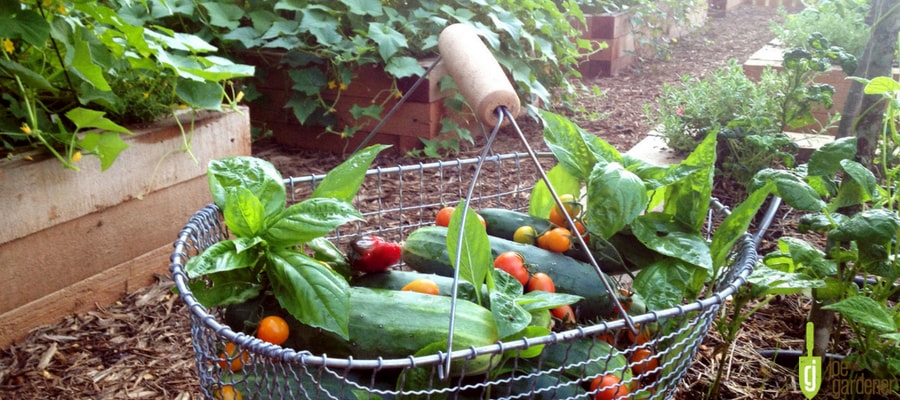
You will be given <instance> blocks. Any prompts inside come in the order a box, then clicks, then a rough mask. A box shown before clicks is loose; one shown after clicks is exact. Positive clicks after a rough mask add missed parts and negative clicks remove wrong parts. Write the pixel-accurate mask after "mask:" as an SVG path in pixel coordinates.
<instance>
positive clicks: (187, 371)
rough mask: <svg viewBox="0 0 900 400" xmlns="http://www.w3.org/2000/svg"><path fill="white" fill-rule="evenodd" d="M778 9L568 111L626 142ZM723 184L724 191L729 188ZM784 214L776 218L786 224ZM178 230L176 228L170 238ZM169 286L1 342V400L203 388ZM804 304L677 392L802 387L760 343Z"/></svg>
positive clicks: (715, 358)
mask: <svg viewBox="0 0 900 400" xmlns="http://www.w3.org/2000/svg"><path fill="white" fill-rule="evenodd" d="M778 18H780V16H779V14H778V12H777V10H775V9H773V8H766V7H760V6H751V5H744V6H741V7H739V8H737V9H735V10H734V11H733V12H729V13H728V14H727V15H726V16H724V17H717V18H711V19H709V20H708V21H707V23H706V24H705V26H704V27H702V28H700V29H699V30H698V31H697V32H695V33H694V34H692V35H690V36H689V37H683V38H681V39H679V40H677V41H675V42H673V43H671V45H670V46H669V48H668V50H667V51H666V52H662V53H660V57H658V58H654V59H647V60H643V61H642V62H640V63H638V64H637V65H636V66H635V67H633V68H632V69H630V70H627V71H625V72H624V73H622V74H620V75H619V76H617V77H611V78H601V79H596V80H593V81H590V82H585V83H587V84H588V85H590V86H594V87H597V88H599V89H600V91H602V93H603V95H602V96H598V95H596V94H593V92H590V91H588V92H585V93H583V95H580V96H579V100H578V102H579V104H580V105H581V106H583V111H581V112H578V113H572V114H570V117H572V119H573V120H575V121H576V122H577V123H578V124H579V125H580V126H581V127H582V128H584V129H586V130H587V131H589V132H592V133H595V134H596V135H598V136H600V137H602V138H604V139H605V140H606V141H608V142H609V143H611V144H613V145H614V146H615V147H616V148H618V149H619V150H620V151H625V150H628V149H630V148H631V147H632V146H633V145H635V144H636V143H637V142H639V141H640V140H641V139H643V138H644V137H645V136H646V134H647V132H648V131H649V130H650V126H649V124H648V122H647V120H646V119H645V117H644V113H643V109H644V106H645V105H650V106H651V107H652V106H653V105H654V104H655V103H654V101H655V98H656V97H657V96H658V95H659V93H660V91H661V88H662V86H663V84H667V83H668V84H678V83H679V82H680V79H681V77H682V76H684V75H690V76H695V77H702V76H704V74H706V73H708V72H709V71H711V70H714V69H715V68H718V67H720V66H723V65H725V64H726V63H727V62H728V60H730V59H736V60H738V61H739V62H743V61H744V60H746V59H747V58H748V57H749V56H750V55H751V54H753V53H754V52H755V51H756V50H758V49H759V48H761V47H762V46H763V45H764V44H765V43H767V42H768V41H770V40H771V39H772V37H773V35H772V33H771V31H770V29H769V27H770V24H771V22H772V21H773V20H774V19H778ZM519 120H520V121H519V124H520V126H521V127H522V130H523V132H524V133H525V135H526V137H528V138H529V141H530V142H531V144H532V145H533V146H535V147H536V148H538V149H543V147H542V146H543V143H542V141H541V140H540V135H541V133H540V129H539V127H537V126H536V124H535V123H533V122H531V121H530V120H529V119H528V118H527V117H521V118H520V119H519ZM480 148H481V147H480V146H479V145H478V144H477V143H476V144H475V145H471V146H467V147H465V148H463V149H462V150H461V152H460V154H458V155H456V157H461V158H462V157H469V156H474V155H476V154H477V152H478V151H479V150H480ZM492 149H493V151H494V152H495V153H509V152H516V151H522V150H523V148H522V146H521V144H520V143H519V142H518V141H517V140H516V138H515V136H514V135H513V134H512V132H503V133H502V134H501V137H500V138H499V139H498V142H497V143H495V144H494V146H492ZM253 152H254V154H255V155H256V156H258V157H261V158H265V159H268V160H270V161H271V162H272V163H273V164H274V165H275V166H276V167H277V168H278V169H279V170H280V171H281V172H282V174H283V175H284V176H305V175H306V176H308V175H310V174H317V173H323V172H325V171H327V170H328V169H329V168H331V167H332V166H334V165H337V164H338V163H339V162H340V161H341V157H340V156H336V155H332V154H325V153H318V152H310V151H291V150H287V149H284V148H281V147H279V146H278V145H277V144H274V143H272V142H270V141H268V140H267V139H263V140H260V141H258V142H256V143H254V149H253ZM420 161H422V160H420V159H414V158H408V157H405V156H402V155H393V156H385V157H379V160H378V161H377V163H378V164H379V165H387V166H394V165H400V164H410V163H418V162H420ZM726 192H727V191H726ZM726 192H721V193H717V196H726V197H727V195H728V193H726ZM199 206H200V205H198V207H199ZM186 218H187V217H186ZM777 225H778V221H776V223H775V225H773V229H774V230H778V229H780V228H779V227H778V226H777ZM176 234H177V232H172V235H173V239H174V236H175V235H176ZM171 287H172V282H171V279H170V278H169V277H167V276H161V277H159V279H158V283H157V284H155V285H152V286H150V287H147V288H144V289H141V290H138V291H136V292H134V293H129V294H126V295H124V296H123V297H122V298H121V299H120V301H118V302H116V303H115V304H113V305H109V306H103V307H99V308H98V309H97V310H95V311H91V312H87V313H84V314H79V315H72V316H69V317H67V318H65V319H64V320H62V321H60V322H59V323H57V324H55V325H52V326H44V327H40V328H37V329H34V330H33V331H32V333H31V334H30V335H29V336H28V338H27V339H26V340H24V341H22V342H20V343H17V344H15V345H13V346H11V347H10V348H6V349H2V351H0V400H8V399H61V398H72V399H141V398H149V399H178V400H186V399H199V398H201V395H200V391H199V384H198V378H197V371H196V366H195V365H194V360H193V354H192V348H191V343H190V330H189V329H190V327H189V320H188V316H187V315H188V311H187V310H186V308H185V306H184V304H183V303H182V302H181V301H180V300H179V299H178V297H177V296H176V295H174V294H173V293H172V291H171ZM807 307H808V305H807V304H805V303H804V301H803V300H801V299H799V298H792V297H785V298H778V299H776V300H775V301H773V302H772V303H770V304H769V305H768V306H767V307H765V308H763V309H762V311H760V312H759V313H757V314H756V315H754V316H753V317H752V318H751V319H750V320H748V321H747V322H746V323H744V324H743V329H742V330H741V333H740V336H739V337H738V339H737V343H738V344H737V346H735V347H734V348H733V350H732V351H731V353H730V354H728V357H723V354H721V352H720V351H718V350H717V349H719V347H720V346H719V345H720V342H721V341H720V340H719V335H718V334H717V333H716V332H714V331H712V332H710V334H709V335H708V336H707V338H706V340H705V342H704V344H703V345H702V346H701V349H700V351H699V353H698V354H697V357H696V361H695V363H694V365H693V366H692V368H691V369H690V371H689V372H688V373H687V375H686V376H685V378H684V379H683V380H682V383H681V390H680V391H679V392H678V393H677V395H676V396H675V398H677V399H700V398H703V397H704V396H705V393H706V391H707V389H708V388H709V383H710V382H711V380H712V379H713V378H714V374H715V372H716V371H717V370H718V369H719V368H724V370H723V371H724V382H725V383H724V387H723V389H722V396H721V398H729V399H733V398H747V399H761V398H762V399H768V398H796V399H800V398H802V395H800V391H799V389H798V387H797V382H796V373H795V371H793V370H791V369H785V368H783V367H780V366H778V365H776V364H774V363H772V362H770V361H768V360H766V359H764V358H762V357H760V356H758V355H757V354H756V350H757V349H767V348H782V349H784V348H790V349H803V339H802V338H803V336H802V333H803V332H802V330H801V328H802V327H803V315H804V314H805V312H806V308H807ZM35 312H40V310H35ZM723 360H725V361H723ZM723 363H724V364H723Z"/></svg>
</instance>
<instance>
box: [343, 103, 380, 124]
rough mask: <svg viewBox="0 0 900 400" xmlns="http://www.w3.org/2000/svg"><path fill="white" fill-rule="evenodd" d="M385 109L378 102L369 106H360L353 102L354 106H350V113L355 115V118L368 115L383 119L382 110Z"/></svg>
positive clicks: (372, 117)
mask: <svg viewBox="0 0 900 400" xmlns="http://www.w3.org/2000/svg"><path fill="white" fill-rule="evenodd" d="M383 110H384V108H383V107H381V106H380V105H378V104H371V105H369V106H367V107H360V106H359V104H353V107H350V115H351V116H353V119H360V118H363V117H368V118H371V119H373V120H376V121H377V120H380V119H381V112H382V111H383Z"/></svg>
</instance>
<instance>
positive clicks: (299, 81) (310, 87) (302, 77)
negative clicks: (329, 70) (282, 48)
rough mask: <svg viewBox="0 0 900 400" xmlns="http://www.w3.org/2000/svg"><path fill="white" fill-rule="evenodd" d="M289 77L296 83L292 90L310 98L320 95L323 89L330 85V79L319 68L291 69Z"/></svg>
mask: <svg viewBox="0 0 900 400" xmlns="http://www.w3.org/2000/svg"><path fill="white" fill-rule="evenodd" d="M288 76H290V77H291V81H293V82H294V85H293V86H291V89H294V90H295V91H297V92H300V93H303V94H305V95H309V96H315V95H317V94H319V92H320V91H321V90H322V88H324V87H325V85H326V84H328V77H326V76H325V73H324V72H322V70H321V69H319V68H318V67H309V68H303V69H291V70H290V71H288Z"/></svg>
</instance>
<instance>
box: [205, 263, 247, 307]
mask: <svg viewBox="0 0 900 400" xmlns="http://www.w3.org/2000/svg"><path fill="white" fill-rule="evenodd" d="M188 287H189V288H190V289H191V293H192V294H193V295H194V297H196V298H197V301H198V302H200V304H203V306H205V307H219V306H225V305H229V304H239V303H244V302H246V301H249V300H252V299H255V298H257V297H259V295H260V294H261V293H262V290H263V285H261V284H259V283H256V282H254V275H253V271H252V270H251V269H250V268H244V269H237V270H230V271H224V272H217V273H212V274H209V275H207V276H206V278H205V279H204V280H198V281H191V282H189V283H188Z"/></svg>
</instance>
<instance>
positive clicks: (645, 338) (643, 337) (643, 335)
mask: <svg viewBox="0 0 900 400" xmlns="http://www.w3.org/2000/svg"><path fill="white" fill-rule="evenodd" d="M635 328H638V333H637V335H635V334H634V332H632V331H631V329H627V328H626V329H625V332H626V333H628V340H630V341H631V343H634V344H636V345H642V344H644V343H647V342H649V341H650V339H651V338H652V336H653V331H652V329H651V328H650V327H649V326H646V325H645V326H641V325H640V324H636V325H635Z"/></svg>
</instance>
